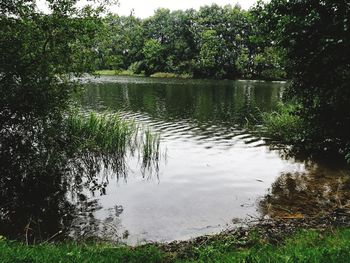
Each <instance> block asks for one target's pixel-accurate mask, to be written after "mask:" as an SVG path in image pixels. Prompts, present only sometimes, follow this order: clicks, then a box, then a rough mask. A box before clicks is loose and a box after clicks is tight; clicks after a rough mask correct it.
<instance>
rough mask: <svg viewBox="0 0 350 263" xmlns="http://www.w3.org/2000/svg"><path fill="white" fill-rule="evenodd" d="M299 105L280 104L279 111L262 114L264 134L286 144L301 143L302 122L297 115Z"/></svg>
mask: <svg viewBox="0 0 350 263" xmlns="http://www.w3.org/2000/svg"><path fill="white" fill-rule="evenodd" d="M298 107H299V106H298V105H296V104H291V103H290V104H283V103H279V104H278V105H277V109H276V110H275V111H273V112H270V113H263V114H262V123H263V132H262V133H263V134H264V135H265V136H267V137H270V138H272V139H274V140H279V141H281V142H284V143H295V142H296V141H299V138H300V135H301V133H302V121H301V118H300V117H299V116H298V115H297V110H298Z"/></svg>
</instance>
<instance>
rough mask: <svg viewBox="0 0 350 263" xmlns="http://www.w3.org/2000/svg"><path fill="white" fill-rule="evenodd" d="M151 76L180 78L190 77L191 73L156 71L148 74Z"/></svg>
mask: <svg viewBox="0 0 350 263" xmlns="http://www.w3.org/2000/svg"><path fill="white" fill-rule="evenodd" d="M150 77H151V78H180V79H190V78H192V75H190V74H175V73H167V72H156V73H154V74H152V75H151V76H150Z"/></svg>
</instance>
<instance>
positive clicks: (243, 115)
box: [82, 77, 317, 244]
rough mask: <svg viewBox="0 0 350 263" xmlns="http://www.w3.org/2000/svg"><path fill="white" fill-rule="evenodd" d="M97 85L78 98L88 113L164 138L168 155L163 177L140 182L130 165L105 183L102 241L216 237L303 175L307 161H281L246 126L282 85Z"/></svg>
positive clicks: (128, 81)
mask: <svg viewBox="0 0 350 263" xmlns="http://www.w3.org/2000/svg"><path fill="white" fill-rule="evenodd" d="M93 82H94V83H91V84H88V85H86V93H85V94H84V97H83V100H82V104H83V106H84V108H85V109H86V110H89V109H93V110H99V111H104V110H112V111H116V112H119V113H120V114H121V115H122V116H123V117H125V118H131V119H135V120H136V121H137V122H138V123H141V124H143V125H145V126H147V127H150V128H151V129H152V130H153V131H155V132H159V133H160V134H161V146H162V149H163V151H166V156H164V157H163V158H162V160H161V161H160V163H159V173H157V174H154V173H153V174H152V173H150V174H148V175H146V176H145V174H143V173H142V172H141V171H140V170H139V169H138V168H137V160H136V159H135V158H132V159H130V160H129V168H130V170H129V173H128V176H127V178H126V179H125V180H119V181H111V183H110V184H109V185H108V187H107V191H106V195H104V196H101V197H98V202H99V204H100V209H99V210H98V211H97V212H96V213H95V216H96V218H97V219H98V223H97V224H98V229H99V230H98V231H97V232H96V233H98V235H102V236H103V235H105V236H108V237H109V238H112V239H113V238H121V237H122V236H123V233H124V239H123V240H124V241H126V242H128V243H130V244H135V243H140V242H144V241H147V242H149V241H172V240H176V239H187V238H190V237H195V236H198V235H202V234H210V233H216V232H219V231H220V230H222V229H224V228H226V227H230V226H232V225H233V222H237V219H245V218H247V217H252V216H253V217H254V216H258V215H259V212H261V209H259V205H258V204H259V202H260V201H261V200H262V199H263V197H264V196H265V195H266V194H267V193H268V192H269V188H270V187H271V185H272V184H273V183H274V182H275V181H276V179H277V178H279V177H280V176H282V175H285V174H307V173H308V166H307V165H305V163H304V162H298V161H296V160H294V159H293V158H289V159H286V158H282V157H281V154H280V151H279V150H276V149H275V150H273V149H271V146H269V145H267V144H266V142H265V140H263V139H261V138H259V137H257V136H255V135H254V134H251V133H250V132H249V129H244V128H242V127H247V126H249V125H254V124H257V123H259V116H260V113H261V112H269V111H271V110H273V109H274V108H275V107H276V104H277V103H278V102H279V101H280V99H281V96H282V93H283V90H284V88H285V85H286V84H285V83H272V82H254V81H200V80H166V79H146V78H124V77H102V78H99V79H97V80H93ZM314 165H317V164H312V165H311V166H313V167H314ZM309 167H310V165H309ZM118 209H119V210H118ZM116 210H118V211H119V212H118V211H117V215H115V213H116ZM265 212H266V211H265ZM101 229H102V230H101ZM100 230H101V232H99V231H100ZM96 233H95V234H96Z"/></svg>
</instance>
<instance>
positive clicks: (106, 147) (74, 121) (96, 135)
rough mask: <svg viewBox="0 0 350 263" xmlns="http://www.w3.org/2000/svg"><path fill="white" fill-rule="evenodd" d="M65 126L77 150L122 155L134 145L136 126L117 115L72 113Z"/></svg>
mask: <svg viewBox="0 0 350 263" xmlns="http://www.w3.org/2000/svg"><path fill="white" fill-rule="evenodd" d="M67 124H68V130H69V134H70V135H71V138H72V143H73V144H74V146H75V147H76V149H77V150H87V151H91V152H100V153H108V154H118V155H124V154H125V153H126V151H127V150H128V149H133V144H134V143H136V141H135V140H134V138H135V137H136V134H137V132H138V127H137V125H136V124H135V123H134V122H133V121H127V120H123V119H121V118H120V117H119V115H118V114H111V113H102V114H99V113H95V112H91V113H89V114H83V113H74V114H70V115H69V117H68V119H67Z"/></svg>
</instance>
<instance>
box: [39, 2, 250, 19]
mask: <svg viewBox="0 0 350 263" xmlns="http://www.w3.org/2000/svg"><path fill="white" fill-rule="evenodd" d="M36 1H37V3H38V6H39V9H40V10H42V11H44V12H45V11H46V10H47V6H46V1H45V0H36ZM84 2H86V1H84V0H81V1H80V2H79V3H82V4H83V3H84ZM256 2H257V0H119V6H112V7H110V8H109V9H110V11H112V12H113V13H117V14H119V15H126V16H127V15H130V12H131V10H134V14H135V15H136V16H137V17H141V18H146V17H149V16H152V15H153V13H154V11H155V10H156V9H158V8H168V9H170V10H172V11H173V10H180V9H181V10H186V9H190V8H194V9H197V10H198V9H199V7H201V6H204V5H211V4H213V3H215V4H217V5H220V6H224V5H228V4H231V5H232V6H234V5H235V4H237V3H238V4H239V5H240V6H241V7H242V8H243V9H248V8H249V7H251V6H252V5H253V4H254V3H256Z"/></svg>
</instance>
